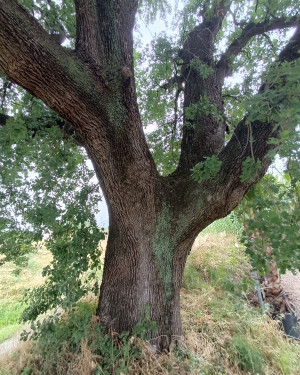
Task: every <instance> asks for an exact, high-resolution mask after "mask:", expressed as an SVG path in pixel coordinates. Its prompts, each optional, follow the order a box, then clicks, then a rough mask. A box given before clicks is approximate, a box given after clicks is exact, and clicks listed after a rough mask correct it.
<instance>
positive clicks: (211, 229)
mask: <svg viewBox="0 0 300 375" xmlns="http://www.w3.org/2000/svg"><path fill="white" fill-rule="evenodd" d="M242 228H243V226H242V223H241V220H240V219H239V218H238V217H237V215H236V214H235V212H234V211H232V212H231V213H230V214H229V215H227V216H226V217H225V218H223V219H219V220H216V221H214V222H213V223H211V224H210V225H209V226H208V227H206V228H205V229H204V230H203V231H202V232H201V233H202V234H207V233H208V234H209V233H211V234H217V233H222V232H226V233H231V234H234V235H235V236H237V237H239V236H240V235H241V232H242Z"/></svg>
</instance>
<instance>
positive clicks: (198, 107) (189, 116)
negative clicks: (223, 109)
mask: <svg viewBox="0 0 300 375" xmlns="http://www.w3.org/2000/svg"><path fill="white" fill-rule="evenodd" d="M202 115H205V116H212V117H215V118H216V119H217V120H218V121H222V116H221V114H220V112H219V110H218V108H217V107H216V106H215V105H214V104H212V103H210V101H209V99H208V97H207V96H202V98H201V100H200V101H199V102H198V103H195V104H192V105H190V106H189V107H186V108H185V118H186V120H187V123H188V124H187V126H190V124H191V126H193V125H192V124H193V121H194V120H197V119H198V120H199V117H201V116H202Z"/></svg>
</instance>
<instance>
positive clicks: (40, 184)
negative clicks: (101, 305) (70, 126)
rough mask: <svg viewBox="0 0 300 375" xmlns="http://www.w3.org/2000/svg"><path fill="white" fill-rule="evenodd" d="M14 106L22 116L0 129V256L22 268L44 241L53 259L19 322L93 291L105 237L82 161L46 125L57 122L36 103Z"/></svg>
mask: <svg viewBox="0 0 300 375" xmlns="http://www.w3.org/2000/svg"><path fill="white" fill-rule="evenodd" d="M19 104H21V105H22V106H23V109H22V111H23V112H21V111H19V110H18V109H17V108H18V107H16V114H15V117H14V118H13V119H11V120H10V121H8V123H7V124H6V125H5V127H1V128H0V166H1V168H0V195H1V201H0V243H1V246H0V253H1V254H2V255H3V256H4V257H3V258H2V262H3V261H14V262H15V263H16V264H17V265H18V266H20V267H21V266H23V265H24V264H25V263H26V259H27V258H26V254H28V253H29V252H32V251H35V248H36V247H35V243H36V242H37V241H41V240H42V239H43V238H44V242H45V246H46V247H47V249H48V250H50V251H51V252H52V254H53V261H52V263H51V266H48V267H46V268H45V270H44V276H47V281H46V284H45V285H44V286H41V287H39V288H38V289H36V290H33V291H32V292H29V293H28V294H27V295H26V298H25V301H27V303H28V306H27V308H26V309H25V311H24V314H23V318H24V319H35V318H36V317H37V316H38V315H39V314H40V313H44V312H45V311H47V309H49V308H53V307H56V306H57V305H59V306H62V307H67V306H71V305H72V304H73V303H74V302H76V301H77V300H78V299H79V298H81V297H82V295H84V294H86V293H87V292H88V291H89V290H93V291H96V290H97V289H98V283H97V275H96V273H97V272H98V270H99V269H100V251H99V247H98V244H99V241H100V240H101V239H103V238H104V232H103V231H102V230H101V229H100V228H98V226H97V223H96V219H95V214H96V212H97V205H98V202H99V200H100V199H101V196H100V193H99V185H98V183H97V181H96V179H95V177H94V172H93V171H92V170H91V169H90V168H88V166H87V156H86V154H85V153H84V152H83V151H82V150H81V149H79V148H78V147H77V146H76V145H75V144H74V143H73V142H72V141H71V140H66V139H64V137H63V134H62V132H61V131H60V130H59V128H58V127H52V126H51V125H52V124H53V123H55V122H57V121H59V118H58V117H57V116H56V115H54V114H53V113H52V112H51V111H49V110H48V109H47V108H46V107H45V106H44V105H43V104H42V103H41V102H40V101H39V100H37V99H34V98H32V97H31V96H30V95H29V94H24V95H23V97H22V99H21V102H20V103H19ZM26 111H28V112H29V113H30V116H26V117H25V116H24V113H25V112H26Z"/></svg>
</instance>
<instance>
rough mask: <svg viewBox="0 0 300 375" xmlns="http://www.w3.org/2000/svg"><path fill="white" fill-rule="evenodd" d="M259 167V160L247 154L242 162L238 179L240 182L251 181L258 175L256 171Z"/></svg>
mask: <svg viewBox="0 0 300 375" xmlns="http://www.w3.org/2000/svg"><path fill="white" fill-rule="evenodd" d="M260 169H261V162H260V160H257V161H255V159H254V158H251V157H250V156H248V157H247V158H246V159H245V160H244V161H243V164H242V174H241V176H240V179H241V181H242V182H252V181H253V180H255V179H256V178H257V176H258V172H259V170H260Z"/></svg>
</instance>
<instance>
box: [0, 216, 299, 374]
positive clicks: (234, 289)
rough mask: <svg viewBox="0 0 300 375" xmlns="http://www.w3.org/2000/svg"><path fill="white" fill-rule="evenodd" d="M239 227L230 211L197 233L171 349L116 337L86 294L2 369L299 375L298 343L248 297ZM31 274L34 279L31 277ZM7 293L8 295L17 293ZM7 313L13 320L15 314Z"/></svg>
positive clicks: (21, 371) (5, 361)
mask: <svg viewBox="0 0 300 375" xmlns="http://www.w3.org/2000/svg"><path fill="white" fill-rule="evenodd" d="M224 229H225V230H226V233H225V232H223V230H224ZM238 232H239V225H238V223H237V222H236V221H235V220H234V219H233V218H227V219H225V220H223V221H219V222H217V223H215V224H214V225H213V226H211V227H210V228H209V229H208V230H206V231H205V232H204V233H203V234H201V235H200V236H199V237H198V238H197V240H196V242H195V244H194V247H193V250H192V252H191V254H190V256H189V258H188V261H187V265H186V269H185V273H184V278H183V285H182V290H181V314H182V322H183V328H184V338H183V339H182V342H180V343H179V344H178V345H177V346H174V347H172V350H171V352H170V353H168V354H161V355H154V354H153V352H152V351H151V347H150V346H149V344H148V343H147V341H144V340H141V339H139V338H135V337H133V336H128V335H127V336H126V335H125V336H124V337H123V338H121V339H119V340H117V341H116V340H115V335H111V336H109V335H104V333H103V332H102V331H101V329H100V328H99V325H98V324H97V319H96V318H95V316H94V315H93V314H94V311H95V307H96V300H95V299H92V298H88V299H85V300H84V301H82V302H81V303H80V304H79V306H78V308H77V309H75V310H74V311H70V312H69V313H68V314H67V315H66V316H65V318H64V319H63V320H62V321H61V322H60V323H59V324H58V325H55V326H54V327H53V326H51V330H49V329H48V331H46V334H45V335H44V336H42V337H41V339H40V342H39V344H38V345H37V344H31V343H25V344H22V345H21V346H20V349H19V351H18V352H17V353H15V354H14V355H13V356H12V357H10V358H9V357H7V358H4V359H3V360H2V362H1V361H0V375H14V374H16V375H17V374H18V375H19V374H22V375H27V374H31V375H35V374H49V375H52V374H62V375H64V374H71V375H77V374H78V375H79V374H80V375H88V374H96V375H98V374H107V375H109V374H119V375H121V374H125V373H129V374H149V375H151V374H178V375H183V374H200V375H201V374H203V375H225V374H226V375H247V374H261V375H278V374H279V375H280V374H282V375H299V374H300V345H299V344H297V343H295V342H292V341H290V340H288V339H286V338H285V337H284V335H283V333H282V332H281V331H280V329H279V326H278V323H277V322H276V321H272V320H270V319H269V318H268V317H267V316H266V315H262V314H261V312H260V311H259V309H258V308H255V307H252V306H251V305H250V304H249V301H248V298H249V297H248V296H249V289H251V287H252V282H251V281H250V279H249V275H250V269H249V264H248V262H247V258H246V256H245V254H244V252H243V248H242V247H241V246H240V245H239V244H238V241H237V237H236V235H237V233H238ZM44 256H45V260H44V262H46V261H49V255H48V254H44ZM47 258H48V259H47ZM38 259H39V261H41V257H38ZM33 260H34V258H33ZM35 261H37V260H35ZM39 267H40V266H38V267H37V268H36V271H37V273H36V275H37V280H38V275H40V273H39V272H40V271H38V270H37V269H38V268H39ZM25 273H27V275H29V274H30V271H28V270H27V271H26V272H25ZM7 277H8V276H7ZM27 280H28V281H29V280H30V283H33V279H32V277H29V278H27ZM20 281H21V280H20ZM39 282H40V280H39ZM23 283H25V284H26V277H25V275H24V279H23ZM1 285H2V284H1ZM9 285H10V288H15V289H14V290H17V288H18V287H17V285H22V284H19V283H18V282H17V281H16V280H14V281H13V280H11V282H10V284H9ZM19 288H20V290H21V289H22V288H21V286H19ZM23 288H24V285H23ZM1 293H2V291H1ZM6 293H7V294H6V300H8V301H10V300H11V297H9V296H11V295H12V293H10V292H9V290H6ZM1 298H3V295H2V294H1ZM11 302H12V301H11ZM15 303H17V299H16V300H15ZM1 306H2V305H1ZM4 310H5V311H6V309H5V307H4ZM8 310H9V309H7V311H8ZM16 311H17V309H16ZM12 315H13V314H12ZM16 315H18V313H16ZM1 316H2V315H1ZM7 316H8V318H7V321H12V324H13V322H14V321H15V320H14V319H12V318H11V317H10V316H11V314H10V313H8V314H7ZM9 319H11V320H9ZM12 324H11V325H12ZM141 329H142V328H141V327H140V328H139V332H140V333H141V332H142V330H141ZM34 345H36V346H34Z"/></svg>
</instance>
